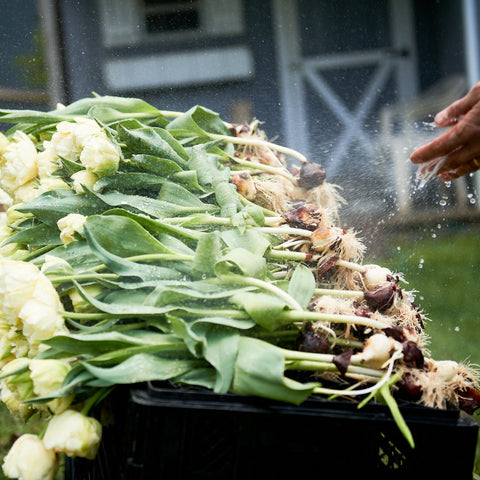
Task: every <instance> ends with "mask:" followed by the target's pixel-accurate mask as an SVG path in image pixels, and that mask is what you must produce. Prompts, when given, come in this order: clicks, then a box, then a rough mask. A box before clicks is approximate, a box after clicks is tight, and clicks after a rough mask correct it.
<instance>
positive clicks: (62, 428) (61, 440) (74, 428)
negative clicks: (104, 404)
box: [43, 410, 102, 460]
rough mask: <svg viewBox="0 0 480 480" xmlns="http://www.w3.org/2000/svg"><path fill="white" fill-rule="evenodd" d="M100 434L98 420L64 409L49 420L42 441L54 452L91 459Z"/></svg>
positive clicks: (100, 428) (98, 442) (93, 456)
mask: <svg viewBox="0 0 480 480" xmlns="http://www.w3.org/2000/svg"><path fill="white" fill-rule="evenodd" d="M101 436H102V427H101V425H100V422H98V420H96V419H95V418H93V417H87V416H85V415H83V414H82V413H80V412H77V411H75V410H66V411H65V412H63V413H61V414H60V415H55V416H54V417H53V418H52V419H51V420H50V422H49V424H48V426H47V430H46V432H45V436H44V437H43V443H44V444H45V446H46V447H47V448H49V449H51V450H54V451H55V452H63V453H65V454H66V455H68V456H69V457H84V458H88V459H90V460H93V459H94V458H95V456H96V454H97V451H98V447H99V445H100V440H101Z"/></svg>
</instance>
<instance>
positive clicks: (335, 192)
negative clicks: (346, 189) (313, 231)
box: [292, 182, 346, 222]
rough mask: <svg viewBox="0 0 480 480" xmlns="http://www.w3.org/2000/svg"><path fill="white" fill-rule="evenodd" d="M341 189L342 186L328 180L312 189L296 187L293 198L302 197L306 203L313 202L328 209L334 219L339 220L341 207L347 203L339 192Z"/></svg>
mask: <svg viewBox="0 0 480 480" xmlns="http://www.w3.org/2000/svg"><path fill="white" fill-rule="evenodd" d="M340 189H341V187H340V186H338V185H335V184H333V183H328V182H323V183H322V184H321V185H319V186H318V187H315V188H312V189H310V190H307V189H305V188H300V187H296V188H295V189H294V191H293V195H292V198H297V199H302V200H304V201H305V202H306V203H313V204H314V205H318V206H319V207H322V208H324V209H326V210H327V211H328V213H329V215H330V216H331V217H332V218H333V219H334V221H335V222H339V220H340V218H339V211H340V208H341V207H342V205H344V204H345V203H346V201H345V199H344V198H343V197H342V196H341V195H340V193H339V190H340Z"/></svg>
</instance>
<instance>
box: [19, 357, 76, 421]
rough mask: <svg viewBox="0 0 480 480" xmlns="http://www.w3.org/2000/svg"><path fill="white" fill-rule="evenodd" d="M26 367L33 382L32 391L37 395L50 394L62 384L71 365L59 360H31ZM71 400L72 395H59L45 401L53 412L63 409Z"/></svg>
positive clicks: (59, 411)
mask: <svg viewBox="0 0 480 480" xmlns="http://www.w3.org/2000/svg"><path fill="white" fill-rule="evenodd" d="M28 368H29V369H30V378H31V380H32V383H33V392H34V393H35V395H36V396H38V397H43V396H47V395H50V394H52V393H54V392H55V391H57V390H58V389H59V388H60V387H61V386H62V384H63V381H64V380H65V377H66V376H67V373H68V372H69V371H70V370H71V366H70V365H69V364H68V363H66V362H62V361H61V360H50V359H48V360H46V359H45V360H35V359H34V360H31V361H30V363H29V366H28ZM72 400H73V396H72V395H70V396H68V397H59V398H56V399H54V400H51V401H49V402H48V403H47V406H48V408H49V409H50V411H52V412H53V413H56V414H58V413H61V412H63V411H65V410H66V409H67V408H68V407H69V405H70V403H71V402H72Z"/></svg>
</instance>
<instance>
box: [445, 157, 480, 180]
mask: <svg viewBox="0 0 480 480" xmlns="http://www.w3.org/2000/svg"><path fill="white" fill-rule="evenodd" d="M479 169H480V160H477V158H472V159H471V160H470V161H468V162H466V163H464V164H462V165H460V166H459V167H458V168H456V169H454V170H449V171H446V172H443V173H440V174H439V175H438V176H439V177H440V180H443V181H444V182H451V181H452V180H455V179H457V178H460V177H463V176H464V175H468V174H469V173H474V172H476V171H477V170H479Z"/></svg>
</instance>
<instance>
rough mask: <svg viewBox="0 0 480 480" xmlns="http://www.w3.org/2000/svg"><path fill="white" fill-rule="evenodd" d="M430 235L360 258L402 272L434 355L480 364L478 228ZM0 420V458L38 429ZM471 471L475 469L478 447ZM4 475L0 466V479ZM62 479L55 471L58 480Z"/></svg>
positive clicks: (414, 235) (397, 240)
mask: <svg viewBox="0 0 480 480" xmlns="http://www.w3.org/2000/svg"><path fill="white" fill-rule="evenodd" d="M435 235H436V238H433V237H432V231H430V230H428V229H427V230H425V229H419V230H418V231H415V232H411V233H409V234H398V235H397V234H396V235H394V236H393V237H391V239H390V240H389V241H388V244H387V245H386V246H385V248H384V249H383V248H382V251H383V252H384V253H383V254H382V255H381V256H379V257H375V256H372V255H371V253H372V252H370V255H369V258H368V259H366V261H365V263H367V262H368V263H370V262H372V263H378V264H380V265H382V266H387V267H389V268H391V269H392V270H393V271H395V272H402V273H403V274H404V275H405V279H406V280H407V281H408V282H409V283H408V285H403V287H404V289H405V290H415V291H416V292H417V293H416V303H417V304H418V305H419V306H420V307H421V308H422V309H423V311H424V313H425V314H426V315H427V316H428V318H429V319H430V320H431V321H429V322H427V323H426V331H427V333H428V334H429V336H430V338H431V344H430V345H429V348H430V351H431V352H432V357H433V358H434V359H437V360H441V359H447V360H456V361H459V362H460V361H469V362H471V363H473V364H479V365H480V349H479V348H478V345H480V281H479V273H480V268H479V267H480V227H479V226H477V227H472V226H469V227H463V228H455V229H447V228H442V229H440V230H435ZM422 237H423V238H422ZM420 265H421V268H420ZM0 425H1V427H0V458H3V456H4V455H5V454H6V452H7V451H8V448H9V444H10V442H11V440H12V439H13V438H14V436H15V435H17V434H20V433H23V432H27V431H28V432H33V433H36V432H38V430H39V429H40V427H39V425H38V424H37V423H35V422H33V423H29V424H28V425H27V426H25V425H22V423H21V422H16V421H14V420H13V419H12V418H11V416H10V415H8V413H7V411H6V408H5V407H4V406H3V405H1V404H0ZM479 443H480V442H479ZM475 473H477V474H479V473H480V450H479V451H478V454H477V462H476V468H475ZM4 478H5V477H4V476H3V474H2V473H1V471H0V480H4ZM61 478H62V473H61V472H60V473H59V475H58V476H57V480H60V479H61Z"/></svg>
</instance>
